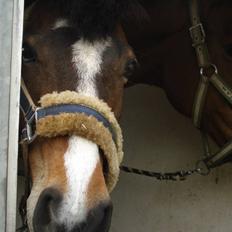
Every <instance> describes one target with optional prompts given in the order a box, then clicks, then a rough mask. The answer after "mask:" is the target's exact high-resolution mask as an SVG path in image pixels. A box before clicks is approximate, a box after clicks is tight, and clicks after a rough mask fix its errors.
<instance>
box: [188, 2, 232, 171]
mask: <svg viewBox="0 0 232 232" xmlns="http://www.w3.org/2000/svg"><path fill="white" fill-rule="evenodd" d="M190 16H191V23H192V27H191V28H190V29H189V30H190V35H191V38H192V43H193V44H192V45H193V47H194V48H195V51H196V56H197V61H198V66H199V68H200V77H201V78H200V81H199V85H198V88H197V92H196V96H195V101H194V104H193V123H194V125H195V126H196V127H197V128H199V129H201V122H202V114H203V109H204V106H205V102H206V97H207V90H208V87H209V84H210V83H211V84H212V85H213V86H214V87H215V88H216V89H217V90H218V92H219V93H220V94H221V95H222V96H223V97H224V98H225V99H226V100H227V102H228V103H229V104H230V105H232V89H231V87H230V86H228V84H227V83H225V81H223V80H222V78H221V77H220V76H219V74H218V70H217V67H216V66H215V65H214V64H212V62H211V59H210V56H209V52H208V48H207V44H206V34H205V31H204V27H203V24H202V23H201V20H200V13H199V8H198V0H190ZM210 69H211V70H210ZM212 70H213V73H212ZM207 71H211V74H210V75H208V73H207ZM209 73H210V72H209ZM202 133H203V142H204V149H205V153H206V158H205V159H204V162H205V164H206V165H207V167H208V168H212V167H216V166H218V165H221V164H222V163H223V162H224V161H225V160H226V159H227V158H229V156H230V155H231V153H232V141H231V142H229V143H228V144H226V145H225V146H224V147H223V148H222V149H221V150H220V151H219V152H217V153H215V154H211V152H210V148H209V143H208V141H207V136H206V135H205V134H204V132H202Z"/></svg>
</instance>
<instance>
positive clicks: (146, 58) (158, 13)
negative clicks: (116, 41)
mask: <svg viewBox="0 0 232 232" xmlns="http://www.w3.org/2000/svg"><path fill="white" fill-rule="evenodd" d="M142 6H143V8H144V9H145V11H146V13H147V16H148V17H147V18H146V19H145V20H142V21H140V22H139V23H138V24H136V23H135V24H125V25H124V29H125V33H126V35H127V38H128V41H129V44H130V45H131V46H132V48H133V49H134V51H135V53H136V56H137V57H138V61H139V62H140V63H141V67H142V70H140V72H138V73H137V75H136V77H135V78H136V80H138V81H139V79H140V77H139V76H141V75H143V78H142V79H143V80H144V81H145V83H149V84H155V85H159V80H156V79H155V76H159V72H160V71H159V68H157V69H156V68H154V67H156V66H159V65H160V57H161V56H162V52H163V49H164V48H165V46H166V40H170V41H171V40H172V36H175V34H178V33H179V32H181V31H186V34H187V35H188V28H189V26H190V19H189V12H188V7H187V4H185V3H184V1H183V0H170V1H167V2H166V1H161V0H154V1H150V0H144V1H143V3H142ZM151 60H152V62H151ZM143 67H144V68H143ZM151 69H152V70H153V73H152V74H153V75H152V80H151V79H149V80H146V77H145V78H144V74H145V73H147V71H146V70H151ZM156 71H157V73H156ZM148 72H149V71H148ZM154 72H155V73H154Z"/></svg>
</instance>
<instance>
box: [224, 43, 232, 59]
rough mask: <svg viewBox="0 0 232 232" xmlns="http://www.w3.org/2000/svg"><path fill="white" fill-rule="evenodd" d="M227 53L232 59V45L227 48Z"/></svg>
mask: <svg viewBox="0 0 232 232" xmlns="http://www.w3.org/2000/svg"><path fill="white" fill-rule="evenodd" d="M225 52H226V54H227V55H228V56H230V57H232V44H229V45H226V46H225Z"/></svg>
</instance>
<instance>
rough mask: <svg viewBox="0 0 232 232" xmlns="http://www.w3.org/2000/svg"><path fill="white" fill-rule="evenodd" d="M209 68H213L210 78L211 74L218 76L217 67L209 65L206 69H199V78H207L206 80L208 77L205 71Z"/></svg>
mask: <svg viewBox="0 0 232 232" xmlns="http://www.w3.org/2000/svg"><path fill="white" fill-rule="evenodd" d="M211 68H213V72H212V74H211V75H210V76H212V75H213V74H218V69H217V66H216V65H215V64H210V65H209V66H208V67H201V69H200V74H201V76H203V77H207V79H208V78H209V76H208V75H207V71H208V70H209V69H211Z"/></svg>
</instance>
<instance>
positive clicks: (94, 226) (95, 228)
mask: <svg viewBox="0 0 232 232" xmlns="http://www.w3.org/2000/svg"><path fill="white" fill-rule="evenodd" d="M112 211H113V206H112V203H111V202H108V203H102V204H100V205H99V206H98V207H97V208H95V209H93V210H91V211H90V212H89V214H88V217H87V221H86V222H85V226H84V228H83V230H81V231H82V232H108V231H109V228H110V223H111V216H112Z"/></svg>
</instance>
